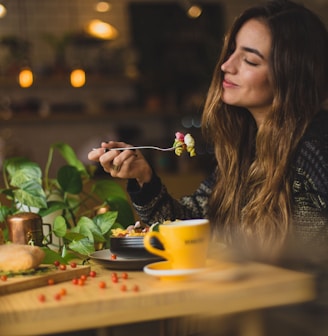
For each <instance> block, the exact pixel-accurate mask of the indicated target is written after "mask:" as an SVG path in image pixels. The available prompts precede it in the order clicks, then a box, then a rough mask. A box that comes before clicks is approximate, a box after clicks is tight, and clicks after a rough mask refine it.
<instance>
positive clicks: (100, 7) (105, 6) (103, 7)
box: [95, 1, 112, 13]
mask: <svg viewBox="0 0 328 336" xmlns="http://www.w3.org/2000/svg"><path fill="white" fill-rule="evenodd" d="M111 8H112V5H111V4H110V3H108V2H107V1H99V2H97V3H96V5H95V10H96V11H97V12H99V13H106V12H109V11H110V10H111Z"/></svg>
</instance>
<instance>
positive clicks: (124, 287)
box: [121, 284, 127, 292]
mask: <svg viewBox="0 0 328 336" xmlns="http://www.w3.org/2000/svg"><path fill="white" fill-rule="evenodd" d="M126 290H127V288H126V285H124V284H123V285H122V286H121V291H122V292H126Z"/></svg>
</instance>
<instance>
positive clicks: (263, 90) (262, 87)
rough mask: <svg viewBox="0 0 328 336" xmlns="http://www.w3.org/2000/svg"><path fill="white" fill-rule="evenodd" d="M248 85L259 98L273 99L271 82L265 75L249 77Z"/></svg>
mask: <svg viewBox="0 0 328 336" xmlns="http://www.w3.org/2000/svg"><path fill="white" fill-rule="evenodd" d="M249 83H250V85H251V88H252V90H253V91H254V92H256V93H257V94H259V95H260V96H262V97H264V96H266V97H267V98H268V99H269V98H271V99H272V97H273V90H272V85H271V81H270V80H269V78H268V76H267V74H262V75H258V74H257V75H254V74H252V75H250V76H249Z"/></svg>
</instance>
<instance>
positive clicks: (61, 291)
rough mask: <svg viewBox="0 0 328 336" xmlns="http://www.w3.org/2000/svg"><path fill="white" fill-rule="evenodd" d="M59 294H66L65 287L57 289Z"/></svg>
mask: <svg viewBox="0 0 328 336" xmlns="http://www.w3.org/2000/svg"><path fill="white" fill-rule="evenodd" d="M59 294H60V295H61V296H64V295H66V294H67V291H66V288H61V289H60V291H59Z"/></svg>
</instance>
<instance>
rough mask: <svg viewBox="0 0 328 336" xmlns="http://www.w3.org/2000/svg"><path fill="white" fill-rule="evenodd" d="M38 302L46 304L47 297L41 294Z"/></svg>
mask: <svg viewBox="0 0 328 336" xmlns="http://www.w3.org/2000/svg"><path fill="white" fill-rule="evenodd" d="M38 300H39V301H40V302H44V301H46V296H45V295H44V294H40V295H39V296H38Z"/></svg>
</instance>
